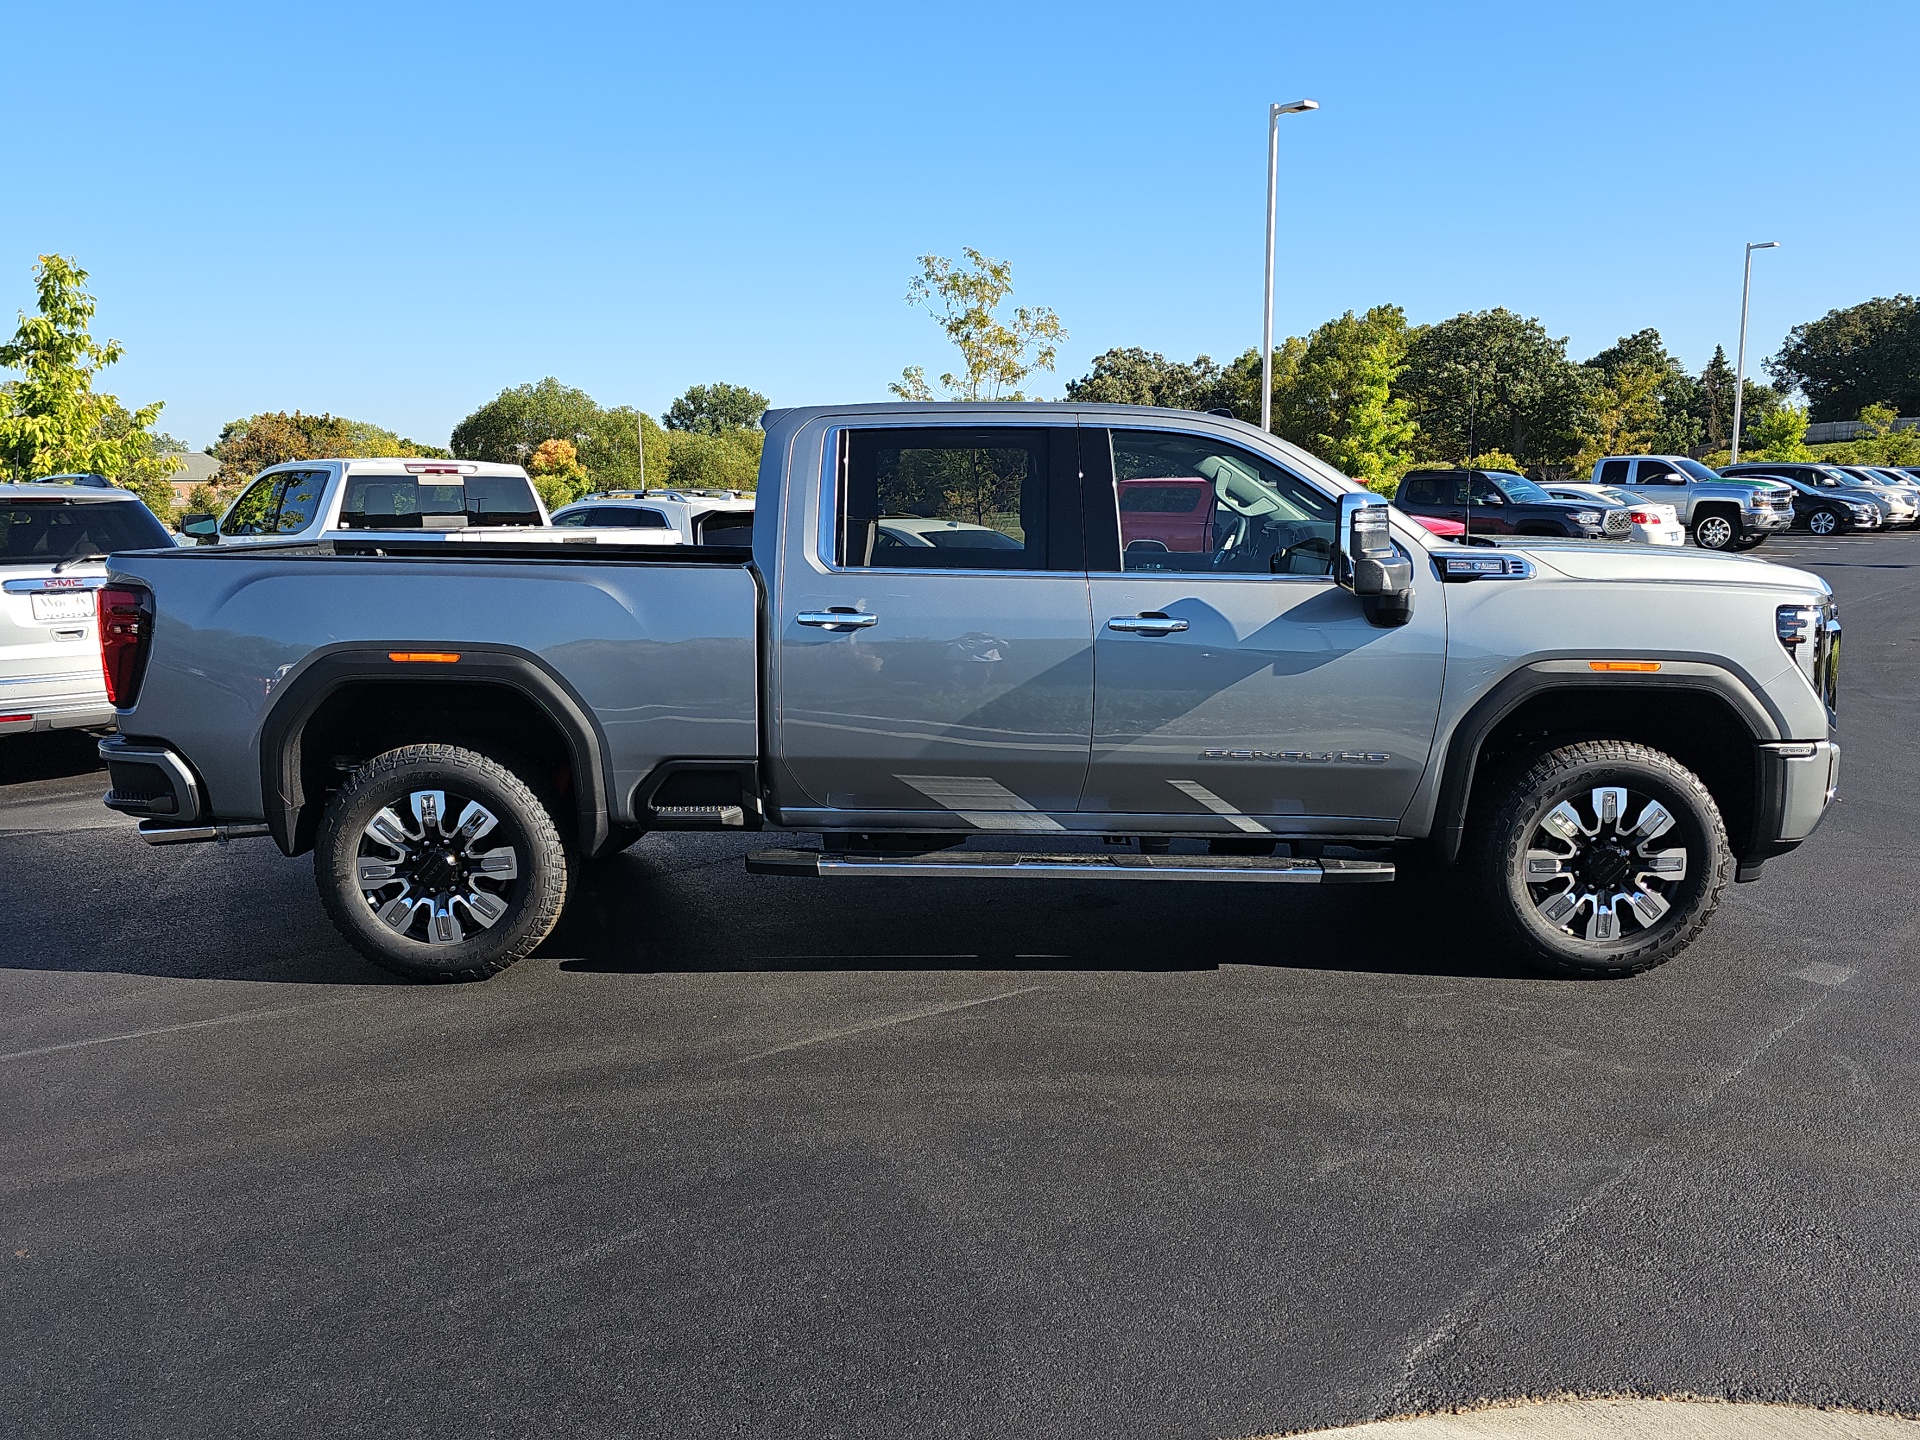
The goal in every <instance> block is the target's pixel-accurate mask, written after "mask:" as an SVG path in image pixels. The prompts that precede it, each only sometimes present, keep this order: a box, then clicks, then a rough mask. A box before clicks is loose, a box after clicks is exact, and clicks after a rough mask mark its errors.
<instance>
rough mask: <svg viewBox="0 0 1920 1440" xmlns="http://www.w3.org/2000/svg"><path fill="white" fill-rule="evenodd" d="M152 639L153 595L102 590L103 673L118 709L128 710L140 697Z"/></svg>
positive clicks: (118, 588)
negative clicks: (142, 678)
mask: <svg viewBox="0 0 1920 1440" xmlns="http://www.w3.org/2000/svg"><path fill="white" fill-rule="evenodd" d="M152 638H153V596H152V595H151V594H149V593H148V592H147V591H145V590H135V589H132V588H123V587H118V586H110V587H108V588H107V589H104V590H102V591H100V670H101V673H102V674H104V675H105V676H106V679H107V699H108V701H109V702H110V703H111V704H112V705H113V707H114V708H115V709H116V710H125V709H127V708H128V707H130V706H131V705H132V704H133V702H134V700H135V699H136V698H137V697H138V696H139V694H140V677H141V676H142V675H143V674H145V673H146V668H147V642H148V641H149V640H151V639H152Z"/></svg>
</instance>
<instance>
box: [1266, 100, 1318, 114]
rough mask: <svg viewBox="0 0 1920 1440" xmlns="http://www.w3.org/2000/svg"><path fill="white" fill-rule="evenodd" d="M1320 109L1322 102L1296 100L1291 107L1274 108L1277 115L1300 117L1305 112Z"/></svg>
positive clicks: (1277, 106) (1279, 106)
mask: <svg viewBox="0 0 1920 1440" xmlns="http://www.w3.org/2000/svg"><path fill="white" fill-rule="evenodd" d="M1319 108H1320V102H1319V101H1318V100H1295V101H1294V102H1293V103H1292V104H1290V105H1275V106H1273V107H1272V109H1273V113H1274V114H1275V115H1298V114H1299V113H1300V112H1301V111H1303V110H1318V109H1319Z"/></svg>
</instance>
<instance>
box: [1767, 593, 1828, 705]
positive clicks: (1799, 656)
mask: <svg viewBox="0 0 1920 1440" xmlns="http://www.w3.org/2000/svg"><path fill="white" fill-rule="evenodd" d="M1773 633H1774V634H1775V635H1777V636H1778V637H1779V638H1780V644H1781V645H1782V646H1783V647H1785V649H1786V652H1787V654H1789V655H1791V656H1792V657H1793V663H1794V664H1795V665H1797V666H1799V667H1800V673H1801V674H1802V675H1804V676H1806V677H1807V683H1808V684H1809V685H1811V686H1812V687H1813V693H1814V694H1816V695H1818V696H1819V697H1820V698H1821V699H1822V700H1823V701H1825V702H1826V706H1827V708H1828V709H1829V710H1832V711H1834V712H1835V713H1836V714H1837V713H1838V712H1839V709H1840V611H1839V609H1838V608H1837V607H1836V606H1835V605H1834V603H1833V602H1832V601H1831V600H1826V601H1818V602H1814V603H1812V604H1805V605H1782V606H1780V607H1779V608H1778V609H1777V610H1775V611H1774V612H1773Z"/></svg>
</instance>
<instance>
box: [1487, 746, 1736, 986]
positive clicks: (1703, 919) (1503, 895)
mask: <svg viewBox="0 0 1920 1440" xmlns="http://www.w3.org/2000/svg"><path fill="white" fill-rule="evenodd" d="M1484 814H1485V821H1486V823H1485V824H1484V826H1483V827H1482V828H1481V830H1480V833H1479V835H1478V836H1477V837H1476V843H1475V846H1474V851H1473V855H1472V861H1471V864H1472V869H1473V871H1474V881H1475V883H1476V885H1477V887H1478V889H1479V891H1480V896H1481V899H1482V901H1483V903H1484V904H1485V905H1486V907H1487V910H1488V913H1489V914H1490V915H1491V916H1492V917H1493V918H1494V919H1495V921H1496V922H1497V924H1498V926H1499V928H1500V930H1501V932H1502V933H1503V935H1504V938H1505V939H1506V940H1507V941H1508V942H1509V943H1510V945H1511V946H1512V947H1513V948H1514V949H1517V950H1518V951H1520V952H1521V953H1523V954H1524V955H1526V956H1527V957H1529V958H1530V959H1532V960H1534V961H1535V962H1536V963H1539V964H1542V965H1544V966H1546V967H1548V968H1550V969H1554V970H1558V971H1560V972H1561V973H1563V974H1570V975H1583V976H1614V975H1633V974H1637V973H1639V972H1640V971H1642V970H1651V969H1652V968H1653V967H1654V966H1656V965H1658V964H1661V963H1662V962H1663V961H1666V960H1670V959H1672V958H1673V957H1674V956H1675V955H1677V954H1679V953H1680V952H1681V951H1682V950H1684V949H1685V948H1686V947H1687V946H1688V945H1689V944H1691V943H1692V942H1693V940H1694V937H1696V936H1697V935H1698V934H1699V933H1700V931H1701V930H1702V929H1703V928H1704V927H1705V925H1706V923H1707V921H1708V920H1709V919H1710V918H1711V917H1712V915H1713V912H1714V910H1715V909H1716V908H1717V907H1718V906H1719V903H1720V895H1721V892H1722V891H1724V890H1725V889H1726V887H1727V882H1728V881H1729V879H1731V877H1732V868H1733V858H1732V849H1731V847H1730V846H1729V844H1728V842H1727V830H1726V826H1725V824H1724V823H1723V822H1722V820H1721V818H1720V809H1719V807H1718V806H1717V805H1716V804H1714V800H1713V796H1712V795H1711V794H1710V793H1709V792H1708V790H1707V787H1706V786H1705V785H1703V784H1702V783H1701V782H1700V779H1699V777H1698V776H1696V775H1695V774H1694V773H1693V772H1692V771H1691V770H1689V769H1687V768H1686V767H1685V766H1684V765H1682V764H1680V762H1679V761H1677V760H1675V759H1674V758H1673V757H1672V756H1670V755H1666V754H1663V753H1662V752H1660V751H1658V750H1655V749H1653V748H1651V747H1650V746H1646V745H1640V744H1636V743H1634V742H1631V741H1625V740H1587V741H1582V742H1580V743H1578V744H1573V745H1566V746H1563V747H1561V748H1559V749H1556V750H1551V751H1549V752H1547V753H1546V754H1544V755H1541V756H1540V757H1539V758H1537V759H1536V760H1534V761H1533V762H1532V763H1531V764H1529V765H1526V766H1525V767H1524V768H1522V769H1520V770H1518V771H1517V772H1509V774H1508V775H1507V776H1506V777H1505V778H1504V779H1502V780H1500V781H1496V782H1495V785H1494V788H1493V792H1492V795H1491V796H1490V797H1489V803H1488V804H1487V805H1486V806H1485V807H1484Z"/></svg>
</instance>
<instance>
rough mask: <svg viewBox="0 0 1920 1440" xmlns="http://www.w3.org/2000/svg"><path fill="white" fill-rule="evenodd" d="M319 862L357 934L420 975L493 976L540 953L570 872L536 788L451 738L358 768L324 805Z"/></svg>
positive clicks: (333, 904) (333, 903)
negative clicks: (537, 950) (504, 856)
mask: <svg viewBox="0 0 1920 1440" xmlns="http://www.w3.org/2000/svg"><path fill="white" fill-rule="evenodd" d="M422 797H426V798H422ZM433 797H438V798H437V799H436V798H433ZM470 807H477V808H470ZM383 814H384V815H385V816H386V817H387V818H386V820H384V821H383V820H382V818H381V817H382V816H383ZM394 821H398V822H399V823H398V828H397V830H396V828H395V826H394V824H393V822H394ZM489 821H490V822H491V823H487V822H489ZM376 824H378V826H379V829H378V830H377V831H376V829H375V826H376ZM469 829H471V831H472V833H468V831H469ZM382 835H386V836H391V837H392V838H391V839H390V840H389V839H382V838H381V836H382ZM462 835H466V838H465V839H464V840H463V839H462V838H461V837H462ZM502 852H510V854H511V859H510V861H509V860H503V859H501V858H500V856H501V854H502ZM313 871H314V879H315V881H316V882H317V883H318V885H319V887H320V899H321V902H322V903H323V904H324V905H325V906H326V909H327V916H328V918H329V919H331V920H332V921H333V923H334V926H335V928H336V929H338V930H339V931H340V933H341V934H342V935H344V936H345V937H346V939H347V942H348V943H349V944H351V945H352V946H353V947H354V949H356V950H358V951H359V952H360V953H361V954H362V955H364V956H366V957H367V959H369V960H371V961H372V962H373V963H374V964H376V965H378V966H380V967H381V968H382V969H385V970H391V971H393V972H394V973H395V974H396V975H404V976H406V977H407V978H408V979H411V980H484V979H486V978H487V977H488V976H490V975H497V974H499V973H500V972H501V971H502V970H504V969H506V968H507V967H508V966H509V965H511V964H513V962H514V961H516V960H519V959H521V958H523V957H524V956H526V955H528V954H530V953H532V951H533V950H534V948H535V947H536V946H538V945H539V943H540V942H541V941H542V940H544V939H546V937H547V935H548V933H549V932H550V931H551V930H552V929H553V927H554V924H555V922H556V921H558V920H559V918H560V910H561V907H562V906H563V905H564V904H565V903H566V898H567V883H568V878H569V876H568V864H567V853H566V848H565V846H564V845H563V844H562V843H561V840H560V832H559V830H558V829H557V827H556V826H555V825H554V822H553V816H552V814H551V813H550V812H549V811H548V809H547V807H546V805H544V804H543V803H542V802H541V800H540V798H539V796H537V795H536V794H535V793H534V791H533V789H532V788H531V787H530V786H529V785H528V784H527V783H526V782H525V781H524V780H522V779H521V778H520V777H519V776H518V775H516V774H515V773H514V772H513V771H511V770H509V769H508V768H507V767H506V766H504V765H502V764H500V763H499V762H498V761H497V760H492V759H489V758H488V757H487V756H485V755H481V754H477V753H476V752H474V751H472V750H463V749H460V748H458V747H457V746H453V745H406V746H402V747H401V748H400V749H398V750H389V751H387V752H386V753H385V754H384V755H377V756H375V757H374V758H373V759H372V760H369V761H368V762H367V763H366V764H364V765H362V766H361V767H360V768H359V769H358V770H356V771H354V773H353V775H352V777H351V778H350V779H349V780H348V781H347V783H346V784H345V785H343V786H341V787H340V789H339V790H338V791H336V792H335V793H334V795H333V798H332V799H331V800H329V801H328V802H327V809H326V813H325V814H324V815H323V816H322V817H321V820H320V831H319V835H318V836H317V838H316V841H315V844H314V852H313ZM383 871H385V872H386V873H384V874H383ZM369 882H377V883H371V884H370V883H369ZM383 917H384V918H383Z"/></svg>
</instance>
